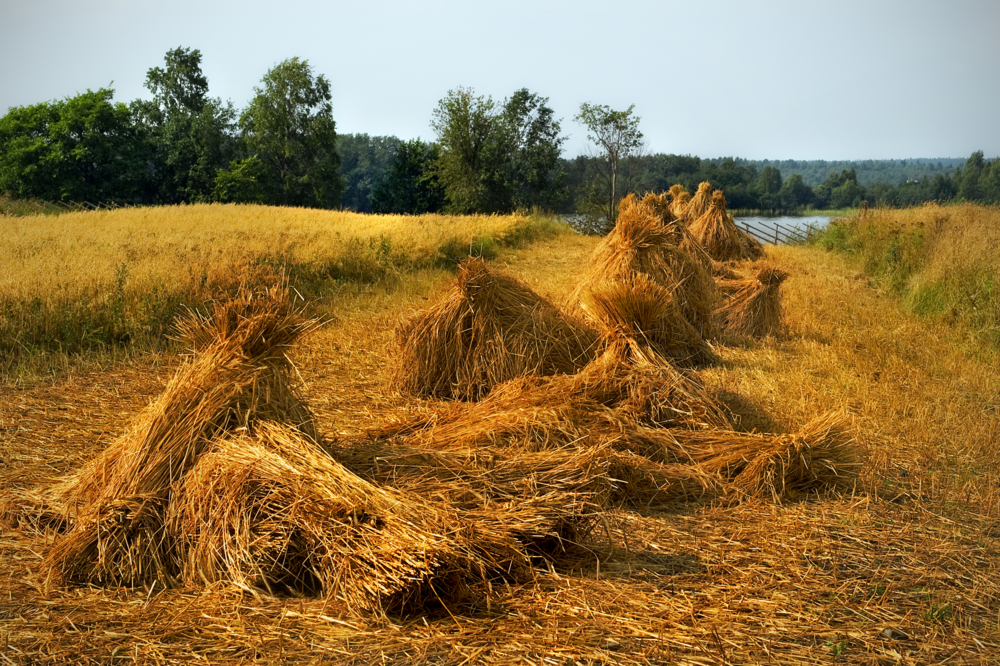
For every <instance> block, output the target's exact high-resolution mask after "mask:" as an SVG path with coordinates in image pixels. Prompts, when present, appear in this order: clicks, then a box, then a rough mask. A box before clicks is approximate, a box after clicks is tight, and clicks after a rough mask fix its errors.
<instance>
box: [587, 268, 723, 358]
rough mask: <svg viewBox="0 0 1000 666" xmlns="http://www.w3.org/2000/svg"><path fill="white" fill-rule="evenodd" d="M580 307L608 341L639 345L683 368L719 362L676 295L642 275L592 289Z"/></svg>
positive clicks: (600, 284) (604, 283)
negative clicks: (624, 341)
mask: <svg viewBox="0 0 1000 666" xmlns="http://www.w3.org/2000/svg"><path fill="white" fill-rule="evenodd" d="M580 305H581V307H582V308H583V310H584V311H585V312H586V313H587V314H588V315H589V317H590V318H591V319H592V320H593V321H595V322H596V323H597V324H598V326H599V327H600V328H601V330H602V331H603V333H604V337H605V340H607V341H618V340H627V339H631V340H636V341H642V342H643V343H644V344H646V345H648V346H650V347H652V348H653V349H654V350H655V351H656V352H657V353H658V354H660V355H661V356H663V357H664V358H668V359H671V360H673V361H674V362H676V363H679V364H681V365H684V366H696V365H706V364H710V363H715V362H717V361H718V356H717V355H716V354H715V351H714V350H713V349H712V347H711V346H710V345H709V344H708V343H707V342H706V341H705V338H703V337H702V335H701V332H700V331H699V330H697V329H696V328H695V327H694V326H692V325H691V323H690V321H689V320H688V319H687V317H685V316H684V313H683V311H682V310H681V307H680V306H679V304H678V303H677V295H676V292H673V293H672V292H670V291H669V290H667V289H666V288H665V287H663V286H661V285H659V284H657V283H656V282H654V281H653V280H651V279H650V278H649V277H647V276H646V275H644V274H642V273H638V274H635V275H633V276H632V277H630V278H626V279H624V280H619V281H605V282H600V283H597V284H595V285H592V286H591V288H590V289H589V290H588V291H586V292H584V293H583V295H582V297H581V303H580Z"/></svg>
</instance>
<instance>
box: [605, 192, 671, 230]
mask: <svg viewBox="0 0 1000 666" xmlns="http://www.w3.org/2000/svg"><path fill="white" fill-rule="evenodd" d="M642 204H643V205H644V206H648V207H649V208H651V209H652V210H653V212H654V213H656V216H657V217H659V218H660V222H661V223H662V224H663V225H668V224H671V223H672V222H674V221H675V220H676V219H677V216H675V215H674V213H673V211H671V210H670V200H669V199H668V198H667V193H666V192H660V193H659V194H657V193H656V192H647V193H646V195H645V196H644V197H643V198H642ZM619 210H620V207H619Z"/></svg>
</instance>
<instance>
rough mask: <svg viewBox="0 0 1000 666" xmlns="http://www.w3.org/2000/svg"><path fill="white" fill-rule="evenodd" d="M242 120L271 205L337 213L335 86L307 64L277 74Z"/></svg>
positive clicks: (291, 64) (289, 64)
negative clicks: (328, 209) (261, 168)
mask: <svg viewBox="0 0 1000 666" xmlns="http://www.w3.org/2000/svg"><path fill="white" fill-rule="evenodd" d="M261 83H262V84H263V85H262V86H261V87H259V88H255V89H254V91H255V92H256V96H255V97H254V98H253V100H252V101H251V102H250V105H249V106H248V107H247V109H246V110H245V111H244V112H243V114H242V115H241V117H240V128H241V130H242V139H243V144H244V149H245V150H246V151H247V154H248V155H256V156H257V157H258V159H260V161H261V163H262V164H263V167H264V173H263V176H262V178H263V182H262V183H261V185H262V187H263V190H264V193H265V201H266V202H267V203H271V204H280V205H285V206H310V207H316V208H335V207H338V206H339V205H340V197H341V192H342V191H343V181H342V179H341V175H340V157H339V155H338V153H337V132H336V124H335V123H334V121H333V109H332V106H331V104H330V99H331V95H330V82H329V81H328V80H327V79H326V77H324V76H323V75H322V74H320V75H316V76H314V75H313V72H312V68H311V67H310V66H309V63H308V62H307V61H305V60H299V59H298V58H290V59H288V60H285V61H284V62H282V63H280V64H278V65H277V66H276V67H274V68H273V69H271V70H270V71H269V72H268V73H267V74H266V75H265V76H264V78H263V79H262V81H261Z"/></svg>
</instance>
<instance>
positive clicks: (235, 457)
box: [166, 424, 528, 612]
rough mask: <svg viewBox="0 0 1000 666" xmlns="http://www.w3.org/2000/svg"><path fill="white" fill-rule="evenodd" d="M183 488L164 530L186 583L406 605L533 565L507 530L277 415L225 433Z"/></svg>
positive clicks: (377, 605)
mask: <svg viewBox="0 0 1000 666" xmlns="http://www.w3.org/2000/svg"><path fill="white" fill-rule="evenodd" d="M176 493H177V497H178V500H176V501H174V502H172V503H171V506H170V512H169V514H168V516H167V520H166V531H167V533H168V534H169V535H170V536H171V538H172V539H173V540H174V541H175V543H176V550H177V556H178V558H179V560H180V563H181V574H182V577H183V579H184V582H186V583H191V584H197V583H200V582H204V581H208V582H213V581H227V582H230V583H233V584H235V585H237V586H238V587H242V588H244V589H266V590H267V591H268V592H270V593H271V594H278V593H288V592H292V593H296V594H309V595H315V596H322V597H326V598H333V599H337V600H340V601H342V602H344V603H345V604H346V605H347V606H348V608H350V609H358V610H364V611H390V612H399V611H402V610H406V609H409V608H418V607H421V606H424V605H426V604H427V603H434V602H435V600H437V599H440V598H448V599H452V600H453V599H455V597H456V593H458V594H466V595H467V594H470V592H463V591H462V588H466V589H471V586H473V585H476V584H477V583H479V582H482V581H484V580H488V579H489V578H498V577H499V572H508V573H509V575H510V576H512V577H515V576H517V575H518V574H517V572H518V570H519V569H520V570H522V572H523V571H524V570H526V567H527V566H528V562H527V559H526V557H525V556H524V555H523V554H522V553H521V545H520V544H519V543H517V541H516V540H515V539H514V538H513V537H511V536H510V535H509V534H508V533H506V532H503V531H496V530H494V531H491V532H489V533H484V531H483V530H477V529H476V527H475V526H473V525H471V524H470V523H468V522H467V521H463V520H461V519H460V518H459V517H458V516H456V515H455V512H454V511H451V510H446V509H444V508H442V507H441V506H438V505H433V504H428V503H427V502H425V501H422V500H418V499H417V498H415V497H414V496H412V495H410V494H407V493H401V492H399V491H395V490H391V489H386V488H382V487H378V486H376V485H373V484H372V483H370V482H368V481H366V480H364V479H362V478H360V477H358V476H357V475H355V474H354V473H352V472H350V471H349V470H347V469H346V468H345V467H344V466H343V465H341V464H340V463H339V462H337V461H335V460H334V459H333V458H331V457H330V456H329V455H328V454H327V453H326V452H325V451H324V450H323V449H322V448H320V447H319V446H318V445H317V444H316V443H315V442H313V441H311V440H309V439H307V438H305V437H303V436H302V435H301V434H300V433H298V432H296V431H294V430H291V429H289V428H286V427H283V426H281V425H278V424H260V425H259V426H258V427H257V429H256V432H255V433H254V434H253V435H242V434H238V435H236V436H234V437H231V438H228V439H224V440H221V441H219V442H216V443H215V445H214V446H213V448H212V450H211V451H210V452H208V453H207V454H205V455H204V456H202V458H201V459H200V460H199V461H198V464H197V465H195V467H194V468H193V469H192V471H191V472H190V473H189V474H188V475H186V476H185V478H184V480H183V482H182V483H181V484H179V485H178V487H177V490H176ZM472 537H474V538H472Z"/></svg>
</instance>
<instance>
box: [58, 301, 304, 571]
mask: <svg viewBox="0 0 1000 666" xmlns="http://www.w3.org/2000/svg"><path fill="white" fill-rule="evenodd" d="M224 322H239V324H238V326H235V327H227V326H226V325H225V324H224ZM314 325H315V324H314V322H308V321H306V320H304V319H302V318H301V316H300V314H299V313H298V312H297V311H295V310H294V309H293V308H291V306H290V304H289V299H288V293H287V290H286V289H284V288H275V289H271V290H267V291H264V292H251V291H249V290H241V291H240V293H239V294H238V295H237V296H236V297H235V298H233V299H231V300H228V301H224V302H219V303H216V304H215V307H214V310H213V314H212V316H211V317H209V318H201V317H198V316H197V315H194V314H190V315H189V316H188V317H187V318H186V319H185V321H184V322H183V323H182V324H181V325H180V326H179V330H180V332H181V335H182V336H183V337H184V338H185V339H188V340H190V341H192V342H197V343H198V344H201V346H202V350H201V351H200V352H198V353H197V354H196V355H195V357H194V358H193V360H191V361H189V362H188V363H186V364H185V365H183V366H182V367H181V368H180V369H179V370H178V372H177V374H176V375H175V376H174V378H173V379H172V380H171V381H170V382H169V384H168V385H167V387H166V390H165V391H164V392H163V394H162V395H161V396H160V397H159V398H158V399H157V400H155V401H154V402H153V403H152V404H150V405H149V406H148V407H147V408H146V409H145V410H144V411H143V412H142V413H141V414H140V415H139V416H138V417H137V418H136V420H135V421H134V422H133V424H132V426H131V427H130V428H129V429H128V431H126V432H125V434H123V435H122V436H121V437H119V438H118V439H117V440H115V441H114V442H113V443H112V444H111V445H110V446H109V447H108V448H107V449H106V450H105V451H104V452H103V453H101V454H100V455H99V456H98V457H97V458H95V459H94V460H93V461H91V462H90V463H88V464H87V465H86V466H84V468H83V469H82V470H81V471H80V472H78V473H77V474H76V475H74V476H73V477H71V478H70V479H68V480H67V481H66V482H64V483H63V484H61V485H59V486H58V487H56V488H54V489H52V490H51V491H50V493H49V500H50V501H51V502H53V503H54V504H56V505H57V506H61V510H62V512H63V514H64V515H65V516H66V518H67V520H70V521H72V522H73V523H74V529H72V530H71V531H69V532H68V533H67V534H66V535H64V536H63V537H62V538H61V539H60V540H59V541H58V542H57V543H56V545H55V547H54V548H53V549H52V551H51V552H50V554H49V557H48V560H47V562H48V565H49V567H50V569H51V570H52V572H53V573H54V574H56V575H57V576H59V577H62V578H63V579H64V580H66V581H67V582H88V583H102V584H107V583H111V584H122V585H133V584H137V583H141V582H144V581H148V580H153V579H155V580H159V581H160V582H164V583H167V582H169V579H170V578H171V576H172V575H173V574H174V573H176V571H175V568H174V567H172V566H170V565H169V563H168V562H165V561H164V556H165V555H164V552H161V550H159V549H161V548H162V547H163V546H162V541H163V534H162V529H159V527H158V526H160V525H161V524H162V512H163V510H164V509H165V506H166V504H165V503H166V501H167V500H168V498H169V496H170V489H171V487H172V485H173V484H174V483H176V482H177V481H179V480H180V479H181V478H182V477H183V476H184V474H186V473H187V471H188V470H189V469H190V468H191V467H192V466H193V465H194V464H195V462H196V461H197V459H198V458H199V456H201V454H202V453H204V451H205V450H206V449H207V448H208V446H209V444H210V442H211V441H212V440H213V439H215V438H217V437H218V436H220V435H221V434H222V433H224V432H226V431H230V430H234V429H237V428H252V427H253V425H254V423H255V422H256V421H257V420H258V419H269V420H278V421H283V422H286V423H289V424H291V425H293V426H294V427H296V428H300V429H302V430H303V432H304V433H307V434H310V435H311V434H312V433H315V424H314V422H313V418H312V415H311V413H310V411H309V409H308V407H307V406H306V405H305V403H304V402H303V401H302V400H301V398H300V397H299V396H298V394H297V392H296V389H295V386H294V384H293V382H292V380H291V376H290V373H289V370H290V367H291V364H290V362H289V361H288V359H287V358H286V357H285V355H284V348H285V347H287V345H289V344H291V343H292V342H293V341H294V340H295V339H296V338H297V337H298V336H299V335H301V334H302V333H303V332H305V331H307V330H309V328H311V327H312V326H314ZM214 334H217V335H218V337H216V338H214V340H213V338H212V335H214ZM210 340H212V341H211V342H210Z"/></svg>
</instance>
